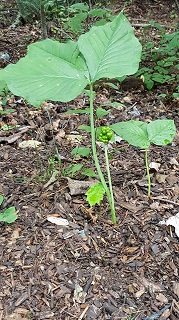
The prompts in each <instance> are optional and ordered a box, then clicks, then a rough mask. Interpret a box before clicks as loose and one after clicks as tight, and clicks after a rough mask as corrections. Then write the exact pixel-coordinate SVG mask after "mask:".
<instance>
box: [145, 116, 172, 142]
mask: <svg viewBox="0 0 179 320" xmlns="http://www.w3.org/2000/svg"><path fill="white" fill-rule="evenodd" d="M147 131H148V137H149V141H150V142H151V143H154V144H156V145H158V146H165V145H167V144H169V143H171V142H172V140H173V138H174V136H175V134H176V127H175V124H174V121H173V120H155V121H152V122H150V123H149V124H148V126H147Z"/></svg>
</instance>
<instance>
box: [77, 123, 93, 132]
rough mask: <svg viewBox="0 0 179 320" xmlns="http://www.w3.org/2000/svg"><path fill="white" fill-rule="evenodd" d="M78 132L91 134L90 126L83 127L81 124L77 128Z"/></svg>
mask: <svg viewBox="0 0 179 320" xmlns="http://www.w3.org/2000/svg"><path fill="white" fill-rule="evenodd" d="M78 130H84V131H86V132H91V127H90V126H85V125H83V124H81V125H80V126H79V127H78Z"/></svg>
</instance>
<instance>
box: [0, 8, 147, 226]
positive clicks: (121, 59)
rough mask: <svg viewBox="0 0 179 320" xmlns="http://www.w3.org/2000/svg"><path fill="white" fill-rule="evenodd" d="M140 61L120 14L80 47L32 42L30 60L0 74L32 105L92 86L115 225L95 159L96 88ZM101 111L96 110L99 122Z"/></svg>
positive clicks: (73, 95)
mask: <svg viewBox="0 0 179 320" xmlns="http://www.w3.org/2000/svg"><path fill="white" fill-rule="evenodd" d="M140 57H141V45H140V43H139V41H138V39H137V38H136V37H135V36H134V30H133V28H132V26H131V25H130V23H129V21H128V20H127V18H126V17H125V16H124V15H123V13H122V12H121V13H120V14H119V15H118V16H116V18H115V19H114V20H113V21H112V22H109V23H106V24H105V25H103V26H98V27H96V26H94V27H92V28H91V30H90V31H89V32H87V33H85V34H82V35H81V36H80V37H79V38H78V41H77V42H74V41H68V42H67V43H59V42H58V41H53V40H50V39H47V40H44V41H41V42H36V43H33V44H31V45H30V46H29V47H28V53H27V55H26V57H24V58H22V59H20V60H19V61H18V62H17V64H14V65H13V64H10V65H8V66H7V67H6V68H5V69H3V70H0V83H1V81H5V83H6V85H7V86H8V88H9V90H10V91H11V92H12V93H13V94H15V95H17V96H22V97H23V98H25V99H26V100H27V101H28V102H29V103H31V104H32V105H40V104H41V103H42V102H43V101H44V100H53V101H61V102H68V101H70V100H73V99H74V98H76V97H77V96H78V95H79V94H81V93H82V92H83V90H84V89H85V88H86V87H88V90H89V91H88V95H89V100H90V107H89V118H90V130H89V131H90V133H91V144H92V152H93V158H94V162H95V166H96V169H97V173H98V176H99V179H100V180H101V183H102V186H103V188H104V191H105V193H106V195H107V197H108V200H109V204H110V209H111V214H112V220H113V222H114V223H116V219H115V218H114V217H115V214H114V213H113V211H114V208H113V203H112V201H111V193H110V189H109V187H108V185H107V183H106V181H105V178H104V175H103V172H102V170H101V167H100V164H99V160H98V156H97V148H96V128H95V119H94V91H93V87H94V84H95V83H96V81H97V80H100V79H102V78H116V77H123V76H126V75H131V74H134V73H136V71H137V69H138V66H139V61H140ZM101 111H102V110H99V111H98V116H99V117H100V116H101Z"/></svg>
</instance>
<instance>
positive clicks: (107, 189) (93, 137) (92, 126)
mask: <svg viewBox="0 0 179 320" xmlns="http://www.w3.org/2000/svg"><path fill="white" fill-rule="evenodd" d="M89 86H90V94H89V98H90V127H91V144H92V152H93V159H94V163H95V166H96V169H97V172H98V175H99V178H100V180H101V183H102V185H103V188H104V190H105V192H106V195H107V198H108V201H109V205H110V210H111V217H113V216H114V207H113V206H114V205H113V200H112V198H111V192H110V190H109V188H108V186H107V184H106V181H105V178H104V175H103V173H102V171H101V168H100V164H99V161H98V157H97V150H96V132H95V125H94V108H93V84H92V83H90V85H89ZM113 222H114V223H116V220H115V219H114V221H113Z"/></svg>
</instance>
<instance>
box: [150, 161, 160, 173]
mask: <svg viewBox="0 0 179 320" xmlns="http://www.w3.org/2000/svg"><path fill="white" fill-rule="evenodd" d="M160 166H161V164H160V163H158V162H150V164H149V168H150V169H154V170H155V171H159V169H160Z"/></svg>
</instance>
